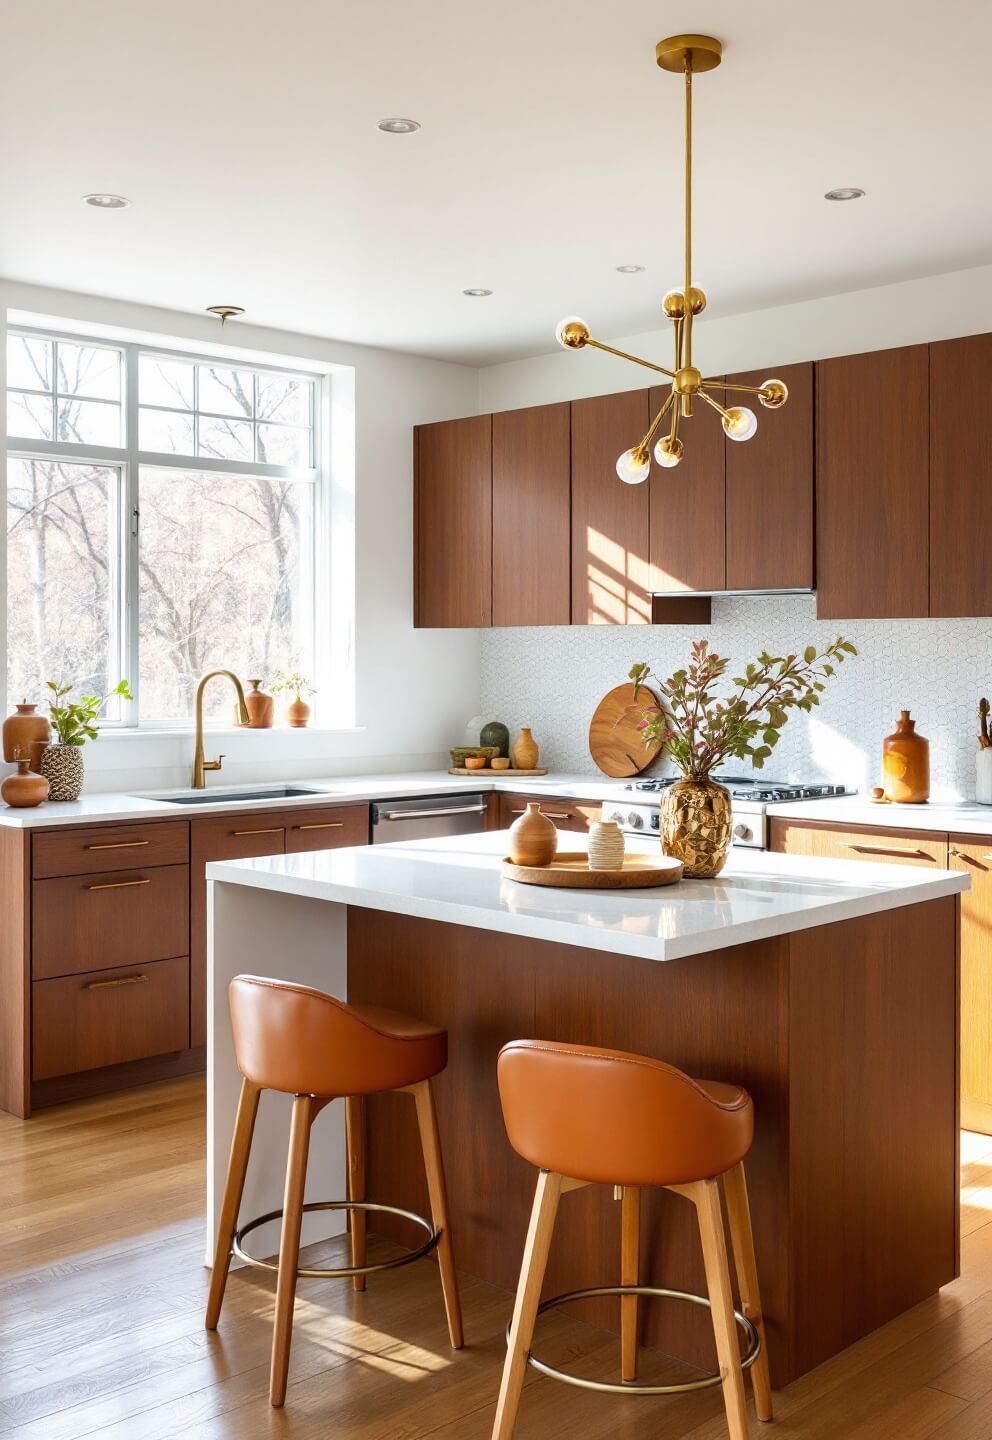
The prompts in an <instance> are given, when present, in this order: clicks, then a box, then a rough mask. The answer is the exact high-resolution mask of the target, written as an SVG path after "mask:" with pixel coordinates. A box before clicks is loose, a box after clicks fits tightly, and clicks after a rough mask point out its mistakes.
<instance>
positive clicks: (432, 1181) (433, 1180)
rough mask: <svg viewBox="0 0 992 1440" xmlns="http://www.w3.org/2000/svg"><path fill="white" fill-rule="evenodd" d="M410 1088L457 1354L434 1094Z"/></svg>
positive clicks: (459, 1341)
mask: <svg viewBox="0 0 992 1440" xmlns="http://www.w3.org/2000/svg"><path fill="white" fill-rule="evenodd" d="M412 1088H413V1096H414V1099H415V1100H416V1102H417V1125H418V1126H419V1129H420V1144H421V1148H422V1149H423V1152H424V1169H425V1170H426V1172H427V1191H428V1194H429V1195H430V1201H431V1218H432V1220H433V1221H434V1229H435V1230H440V1232H441V1238H440V1240H439V1241H438V1242H437V1259H438V1267H439V1269H440V1271H441V1290H442V1293H443V1294H444V1309H445V1313H446V1314H447V1317H448V1334H449V1336H450V1337H451V1348H452V1349H453V1350H460V1349H461V1348H462V1346H463V1345H464V1344H465V1338H464V1334H463V1332H462V1305H461V1300H460V1299H459V1296H458V1275H457V1273H456V1271H455V1252H454V1248H453V1246H452V1244H451V1222H450V1220H449V1219H448V1192H447V1188H446V1186H445V1183H444V1162H443V1161H442V1159H441V1139H440V1136H439V1135H438V1130H437V1113H436V1112H435V1109H434V1093H433V1091H432V1090H431V1082H430V1081H429V1080H423V1081H421V1083H420V1084H419V1085H414V1086H413V1087H412Z"/></svg>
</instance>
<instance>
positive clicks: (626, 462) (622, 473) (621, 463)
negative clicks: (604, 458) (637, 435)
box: [617, 445, 651, 485]
mask: <svg viewBox="0 0 992 1440" xmlns="http://www.w3.org/2000/svg"><path fill="white" fill-rule="evenodd" d="M650 473H651V462H650V461H649V460H648V457H647V455H646V454H645V452H644V450H643V448H642V447H641V446H640V445H638V446H637V447H636V448H635V449H633V450H625V451H624V452H623V454H622V455H621V456H620V459H619V460H618V461H617V474H618V475H619V477H620V479H621V480H622V481H623V483H624V484H625V485H642V484H643V483H644V481H645V480H646V479H647V478H648V476H649V474H650Z"/></svg>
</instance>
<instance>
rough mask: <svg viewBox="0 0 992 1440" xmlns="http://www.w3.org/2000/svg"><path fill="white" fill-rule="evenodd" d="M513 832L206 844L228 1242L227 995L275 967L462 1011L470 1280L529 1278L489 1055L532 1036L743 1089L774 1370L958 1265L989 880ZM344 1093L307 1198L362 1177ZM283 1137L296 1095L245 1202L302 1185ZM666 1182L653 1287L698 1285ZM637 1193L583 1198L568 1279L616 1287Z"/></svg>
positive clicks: (445, 1106)
mask: <svg viewBox="0 0 992 1440" xmlns="http://www.w3.org/2000/svg"><path fill="white" fill-rule="evenodd" d="M573 842H574V843H577V844H580V843H581V840H580V838H579V837H573V836H570V837H569V845H570V846H571V845H572V844H573ZM505 848H506V837H505V835H501V834H499V833H496V834H489V835H479V836H470V837H464V836H463V837H459V838H458V839H456V840H425V841H418V842H414V843H412V844H408V845H397V846H389V845H386V846H378V847H374V848H372V849H346V850H338V851H334V852H330V853H327V852H318V853H311V854H299V855H292V856H276V857H271V858H268V859H260V860H245V861H230V862H223V863H217V864H213V865H210V866H209V867H208V871H207V876H208V881H209V889H210V900H209V906H210V932H211V942H210V955H209V992H208V1010H209V1014H208V1047H209V1048H208V1072H209V1074H208V1080H209V1092H208V1095H209V1098H208V1106H209V1109H208V1242H207V1249H208V1253H209V1250H210V1245H211V1240H210V1238H209V1237H210V1236H212V1235H213V1232H214V1225H215V1221H216V1206H217V1204H218V1203H219V1197H220V1194H221V1193H222V1186H223V1176H224V1170H225V1166H226V1160H227V1151H228V1146H229V1142H230V1135H231V1130H232V1126H233V1118H234V1110H235V1105H236V1098H237V1090H238V1076H237V1071H236V1067H235V1064H234V1055H233V1047H232V1042H231V1035H230V1024H229V1019H228V1011H227V999H226V990H227V985H228V983H229V981H230V979H231V978H232V976H234V975H235V974H238V973H254V974H264V975H270V976H276V977H280V978H284V979H288V980H296V981H299V982H301V983H304V984H308V985H315V986H318V987H320V988H322V989H325V990H328V991H329V992H331V993H332V994H335V995H338V996H340V997H342V998H348V999H351V1000H354V1001H360V1002H366V1003H370V1004H379V1005H386V1006H390V1007H392V1008H395V1009H398V1010H402V1011H406V1012H408V1013H410V1014H415V1015H416V1014H419V1015H423V1016H425V1017H427V1018H429V1019H431V1020H434V1021H436V1022H438V1023H441V1024H444V1025H445V1026H447V1028H448V1031H449V1039H450V1047H449V1065H448V1068H447V1070H446V1071H445V1073H444V1074H443V1075H442V1076H440V1077H439V1078H438V1081H437V1082H436V1085H437V1104H438V1112H439V1123H440V1128H441V1138H442V1144H443V1147H444V1153H445V1158H446V1165H447V1170H448V1187H449V1200H450V1206H451V1212H452V1231H453V1239H454V1245H455V1255H456V1261H457V1264H458V1267H459V1269H460V1270H462V1271H464V1272H466V1273H468V1274H470V1275H474V1276H477V1277H479V1278H481V1279H484V1280H488V1281H491V1282H493V1283H495V1284H497V1285H500V1286H502V1287H504V1288H505V1289H507V1290H510V1289H512V1287H513V1286H514V1285H515V1283H516V1276H517V1271H518V1268H519V1264H520V1256H521V1251H522V1246H523V1238H524V1234H525V1230H526V1223H527V1216H528V1213H529V1208H530V1203H531V1199H532V1195H533V1188H534V1181H535V1177H534V1173H533V1171H532V1170H531V1169H530V1167H529V1166H527V1165H526V1164H525V1163H524V1162H523V1161H522V1160H520V1159H519V1157H517V1156H516V1155H515V1154H514V1152H513V1151H512V1150H511V1149H510V1146H509V1144H508V1142H507V1140H506V1138H505V1134H504V1132H503V1125H502V1119H501V1115H500V1111H499V1101H498V1096H497V1091H496V1076H495V1061H496V1055H497V1052H498V1050H499V1048H500V1046H501V1045H502V1044H504V1043H505V1042H506V1041H507V1040H509V1039H513V1038H521V1037H529V1036H539V1037H541V1038H545V1039H553V1040H562V1041H570V1042H585V1043H588V1044H594V1045H606V1046H612V1047H615V1048H618V1049H626V1050H631V1051H636V1052H640V1053H643V1054H649V1055H654V1056H657V1057H659V1058H661V1059H664V1060H667V1061H669V1062H671V1063H673V1064H676V1065H678V1066H680V1067H682V1068H684V1069H686V1070H688V1071H689V1072H690V1073H693V1074H696V1075H699V1076H701V1077H707V1078H714V1079H723V1080H727V1081H736V1082H740V1083H742V1084H744V1085H746V1086H747V1088H748V1089H749V1091H750V1092H751V1094H752V1095H753V1097H754V1101H755V1122H756V1137H755V1144H754V1148H753V1150H752V1153H751V1156H750V1157H749V1160H748V1165H747V1169H748V1179H749V1186H750V1190H751V1203H752V1211H753V1217H754V1226H755V1240H756V1246H757V1253H758V1265H759V1271H760V1276H761V1285H762V1294H763V1305H764V1311H765V1315H766V1323H767V1327H768V1338H769V1351H770V1359H771V1366H772V1376H773V1381H774V1383H775V1384H776V1385H782V1384H785V1383H787V1382H788V1381H790V1380H791V1379H793V1378H795V1377H796V1376H798V1375H801V1374H803V1373H804V1372H805V1371H807V1370H809V1369H811V1368H812V1367H813V1366H814V1365H817V1364H819V1363H820V1362H821V1361H823V1360H825V1359H826V1358H828V1357H829V1356H830V1355H832V1354H835V1353H836V1352H838V1351H839V1350H842V1349H844V1348H845V1347H846V1346H847V1345H849V1344H851V1343H853V1341H854V1340H856V1339H858V1338H859V1337H860V1336H861V1335H864V1334H866V1333H868V1332H869V1331H871V1330H873V1329H875V1328H876V1327H877V1326H879V1325H881V1324H883V1323H884V1322H885V1321H887V1320H889V1319H891V1318H892V1317H893V1316H895V1315H897V1314H899V1313H901V1312H902V1311H904V1310H907V1309H909V1308H910V1307H911V1306H913V1305H915V1304H917V1303H918V1302H919V1301H920V1300H922V1299H924V1298H925V1297H926V1296H928V1295H931V1294H933V1293H934V1292H935V1291H936V1290H937V1289H939V1287H940V1286H941V1285H943V1284H945V1283H947V1282H948V1281H949V1280H951V1279H952V1278H953V1277H954V1276H955V1275H956V1274H957V1271H958V1241H957V1231H958V1224H957V1221H958V1201H957V1197H958V1185H957V1143H958V1141H957V1131H958V1088H957V1074H958V1024H957V1013H958V958H957V907H958V903H959V902H958V895H959V893H960V892H961V891H962V890H964V889H966V888H967V884H968V881H967V877H965V876H963V875H959V874H952V873H950V872H946V871H941V872H937V873H932V872H928V873H920V872H919V871H916V870H913V869H901V868H900V869H894V868H890V867H886V866H878V865H872V864H860V863H853V862H849V861H844V862H839V861H832V860H817V859H809V858H807V857H798V856H788V855H772V854H761V853H755V852H745V851H738V850H735V851H734V852H733V854H732V856H731V859H730V862H729V864H728V867H727V869H726V871H725V872H724V873H723V875H721V876H720V877H719V878H718V879H717V880H714V881H685V882H683V883H682V884H681V885H679V886H675V887H671V888H666V889H663V890H658V891H621V892H612V893H611V892H597V891H585V892H574V891H573V892H570V891H558V890H549V889H544V888H537V887H531V886H524V885H520V884H517V883H516V882H513V881H509V880H506V879H504V878H503V877H502V875H501V873H500V857H501V856H502V854H504V853H505ZM342 1108H343V1107H341V1106H331V1107H329V1108H328V1110H327V1111H326V1112H325V1115H326V1117H327V1118H326V1119H324V1118H322V1119H321V1121H320V1122H319V1124H320V1127H321V1129H322V1130H323V1134H322V1135H321V1133H320V1130H318V1133H317V1136H316V1137H315V1144H314V1146H313V1147H312V1149H311V1172H310V1176H309V1184H308V1188H307V1199H308V1200H314V1199H328V1198H340V1197H341V1196H342V1195H343V1194H344V1189H345V1183H344V1156H343V1139H342V1125H341V1117H340V1115H339V1114H338V1113H337V1112H339V1111H340V1110H341V1109H342ZM367 1108H368V1170H369V1176H368V1179H369V1192H368V1193H369V1195H370V1196H371V1197H372V1198H374V1199H377V1200H382V1201H386V1202H389V1203H391V1204H397V1205H400V1206H404V1207H406V1208H412V1209H418V1210H421V1211H423V1210H424V1209H425V1208H426V1186H425V1184H424V1180H423V1176H422V1173H421V1167H420V1160H419V1152H418V1149H417V1143H416V1127H415V1123H414V1118H413V1113H412V1109H411V1106H410V1102H409V1099H408V1097H404V1096H383V1097H375V1098H374V1099H373V1100H371V1101H370V1102H369V1104H368V1107H367ZM287 1136H288V1099H287V1097H282V1096H272V1095H268V1096H265V1097H263V1102H262V1108H261V1111H260V1115H259V1121H258V1126H257V1129H256V1143H255V1146H254V1149H253V1155H252V1162H251V1166H250V1169H249V1175H248V1182H247V1185H246V1189H245V1199H244V1203H243V1207H242V1217H243V1219H244V1218H247V1217H250V1216H253V1215H258V1214H260V1213H262V1212H264V1211H268V1210H272V1209H276V1208H277V1207H278V1206H279V1205H280V1204H281V1193H282V1182H283V1169H284V1165H285V1155H286V1143H287ZM646 1138H649V1137H646ZM645 1200H646V1203H645V1205H644V1216H643V1220H642V1224H643V1227H644V1228H643V1233H642V1253H643V1266H644V1274H643V1275H642V1283H645V1284H664V1285H667V1286H670V1287H672V1288H681V1289H686V1290H690V1291H697V1292H699V1291H701V1290H703V1288H704V1287H703V1284H702V1274H701V1271H702V1266H701V1259H700V1256H699V1253H698V1237H697V1236H696V1234H695V1231H694V1222H693V1220H692V1217H691V1215H690V1213H689V1211H690V1209H691V1207H689V1206H688V1205H687V1204H686V1203H685V1202H684V1201H683V1200H681V1199H680V1198H679V1197H676V1196H674V1195H672V1194H669V1193H666V1192H661V1193H656V1194H652V1195H651V1196H650V1197H647V1196H646V1197H645ZM618 1211H619V1206H618V1205H616V1204H615V1202H614V1200H613V1198H612V1192H611V1191H609V1190H608V1189H606V1188H603V1187H591V1188H590V1189H588V1190H583V1191H577V1192H575V1193H574V1194H573V1195H570V1196H569V1197H568V1201H567V1203H566V1205H565V1207H564V1209H563V1213H562V1217H561V1223H560V1227H559V1230H560V1233H559V1234H558V1235H557V1236H556V1241H555V1247H554V1249H553V1251H552V1256H551V1264H550V1266H549V1274H548V1292H549V1293H558V1292H560V1291H563V1290H567V1289H572V1288H576V1287H578V1286H581V1285H594V1284H602V1283H607V1284H608V1283H615V1281H616V1279H617V1271H618V1265H619V1216H618ZM397 1223H401V1222H397ZM263 1233H264V1232H263ZM329 1233H332V1232H331V1231H330V1230H329V1228H328V1216H327V1214H326V1213H325V1214H320V1213H318V1214H315V1215H310V1216H307V1217H306V1227H305V1229H304V1237H303V1238H304V1243H307V1242H308V1241H309V1240H312V1239H316V1238H319V1237H321V1236H325V1235H327V1234H329ZM383 1233H386V1234H388V1235H390V1236H391V1237H392V1238H395V1239H398V1240H401V1241H407V1240H409V1241H410V1242H411V1243H412V1241H413V1237H412V1235H407V1234H405V1233H404V1232H403V1231H402V1230H398V1229H397V1230H394V1229H392V1228H389V1229H387V1228H386V1227H385V1225H384V1226H383ZM256 1238H258V1237H256ZM265 1248H266V1245H265V1241H264V1239H260V1240H259V1248H258V1252H257V1253H260V1254H261V1253H263V1251H264V1249H265ZM274 1248H275V1237H274V1233H271V1232H270V1244H269V1245H268V1249H269V1250H270V1251H271V1250H272V1249H274ZM371 1289H372V1291H374V1284H373V1286H372V1287H371ZM597 1306H598V1308H596V1307H592V1306H586V1307H585V1308H584V1310H583V1313H584V1314H586V1315H587V1316H589V1318H592V1319H594V1320H595V1321H596V1322H597V1323H601V1324H603V1325H606V1326H609V1327H611V1328H615V1324H616V1319H617V1317H616V1315H615V1313H614V1306H613V1304H612V1302H610V1301H601V1302H597ZM644 1309H645V1311H647V1310H648V1309H657V1313H653V1314H650V1315H648V1314H645V1317H644V1333H643V1336H642V1339H643V1340H644V1341H645V1343H648V1344H653V1345H657V1346H659V1347H660V1348H663V1349H670V1350H672V1351H675V1352H676V1353H679V1354H682V1355H684V1356H686V1357H687V1358H689V1359H691V1360H693V1361H696V1362H698V1363H699V1364H701V1365H711V1364H712V1359H713V1357H712V1354H711V1352H710V1345H711V1339H710V1335H709V1331H708V1325H707V1322H706V1317H705V1313H703V1312H699V1313H696V1312H695V1311H694V1310H693V1307H685V1306H678V1307H675V1306H670V1307H663V1306H658V1307H644ZM675 1310H678V1311H682V1310H686V1311H689V1312H690V1313H689V1314H687V1315H683V1314H681V1313H680V1314H674V1313H668V1312H669V1311H675ZM469 1343H471V1337H469Z"/></svg>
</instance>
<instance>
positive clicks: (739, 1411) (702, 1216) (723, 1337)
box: [686, 1180, 748, 1440]
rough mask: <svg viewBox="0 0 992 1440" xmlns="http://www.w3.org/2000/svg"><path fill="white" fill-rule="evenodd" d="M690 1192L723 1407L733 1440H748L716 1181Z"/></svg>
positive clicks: (739, 1357) (705, 1181) (739, 1360)
mask: <svg viewBox="0 0 992 1440" xmlns="http://www.w3.org/2000/svg"><path fill="white" fill-rule="evenodd" d="M686 1189H687V1190H688V1191H690V1192H691V1196H692V1199H693V1201H694V1203H695V1206H696V1215H697V1218H698V1220H699V1235H700V1239H701V1240H702V1242H703V1264H704V1266H705V1268H706V1288H707V1290H708V1291H709V1298H710V1306H711V1312H710V1313H711V1314H712V1317H713V1334H714V1337H715V1339H716V1353H717V1359H718V1362H719V1366H720V1374H721V1375H722V1377H723V1403H724V1405H725V1407H726V1410H727V1430H728V1432H729V1434H730V1440H748V1432H747V1406H746V1404H745V1400H744V1372H743V1370H742V1369H741V1352H740V1346H739V1344H738V1341H737V1325H736V1322H735V1320H734V1299H733V1292H732V1291H731V1288H730V1266H729V1264H728V1261H727V1242H726V1240H725V1239H724V1234H723V1206H722V1205H721V1204H720V1186H719V1184H718V1182H717V1181H716V1180H700V1181H699V1182H698V1183H697V1184H695V1185H689V1186H687V1187H686Z"/></svg>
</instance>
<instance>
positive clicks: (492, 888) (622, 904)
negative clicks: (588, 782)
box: [207, 831, 970, 960]
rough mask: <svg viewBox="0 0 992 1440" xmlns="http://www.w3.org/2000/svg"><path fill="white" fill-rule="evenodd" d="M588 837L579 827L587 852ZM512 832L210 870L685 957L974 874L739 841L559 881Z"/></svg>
mask: <svg viewBox="0 0 992 1440" xmlns="http://www.w3.org/2000/svg"><path fill="white" fill-rule="evenodd" d="M585 838H586V837H585V836H582V835H578V834H575V835H569V836H568V848H569V849H570V850H572V849H581V848H583V847H584V844H585ZM506 845H507V837H506V833H505V832H500V831H497V832H490V833H489V834H485V835H467V836H466V835H462V836H458V837H455V838H452V839H440V840H437V839H435V840H413V841H408V842H407V843H406V844H398V845H376V846H371V847H360V848H353V849H345V850H332V851H314V852H312V853H309V854H302V855H278V856H273V857H271V858H269V859H259V860H229V861H222V862H216V863H213V864H210V865H208V866H207V879H208V880H212V881H225V882H228V883H230V884H235V885H247V886H252V887H254V888H257V889H262V890H270V891H276V892H278V893H280V894H284V895H296V896H301V897H305V898H308V899H314V900H325V901H331V902H334V903H337V904H345V905H356V906H360V907H362V908H366V909H373V910H385V911H389V912H390V913H393V914H399V915H410V916H415V917H417V918H420V919H426V920H442V921H447V922H449V923H450V924H454V925H469V926H474V927H476V928H478V929H483V930H496V931H501V932H503V933H505V934H508V935H525V936H529V937H531V938H532V939H538V940H553V941H557V942H559V943H561V944H567V945H581V946H584V947H586V948H587V949H591V950H605V951H611V952H614V953H616V954H620V955H638V956H642V957H644V958H646V959H650V960H675V959H680V958H682V957H684V956H689V955H696V954H702V953H705V952H707V951H710V950H718V949H722V948H724V947H726V946H728V945H740V944H744V943H747V942H749V941H752V940H762V939H766V938H768V937H770V936H774V935H782V934H787V933H789V932H791V931H795V930H805V929H810V928H812V927H813V926H817V925H827V924H832V923H834V922H836V921H839V920H850V919H854V918H856V917H858V916H861V915H869V914H873V913H875V912H877V911H881V910H891V909H896V908H899V907H900V906H903V905H915V904H918V903H920V902H923V901H927V900H935V899H938V898H939V897H941V896H945V895H954V894H957V893H959V892H960V891H962V890H966V889H967V888H968V886H969V883H970V881H969V879H968V877H967V876H966V875H959V874H956V873H953V872H951V871H948V870H940V871H937V872H936V873H934V872H933V871H929V870H928V871H926V872H925V873H924V872H921V871H920V870H917V869H915V868H913V867H910V866H906V867H903V866H895V865H874V864H863V863H861V862H860V861H851V860H822V859H809V858H807V857H805V856H798V855H773V854H768V853H762V852H756V851H747V850H743V849H735V850H733V851H732V852H731V856H730V860H729V862H728V864H727V867H726V869H725V870H724V872H723V874H722V875H720V876H719V877H718V878H717V879H716V880H684V881H682V883H681V884H679V885H672V886H666V887H664V888H662V889H655V890H620V891H602V890H556V889H550V888H546V887H542V886H535V885H522V884H520V883H519V882H517V881H514V880H507V879H505V878H504V877H503V875H502V874H501V860H502V857H503V856H504V855H505V853H506Z"/></svg>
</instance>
